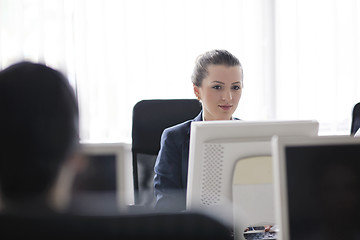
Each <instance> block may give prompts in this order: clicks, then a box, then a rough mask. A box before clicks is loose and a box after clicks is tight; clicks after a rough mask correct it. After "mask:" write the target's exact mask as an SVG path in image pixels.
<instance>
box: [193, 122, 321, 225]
mask: <svg viewBox="0 0 360 240" xmlns="http://www.w3.org/2000/svg"><path fill="white" fill-rule="evenodd" d="M318 126H319V125H318V122H317V121H311V120H309V121H256V122H254V121H204V122H193V123H192V125H191V132H190V149H189V166H188V168H189V171H188V185H187V186H188V187H187V210H192V211H201V212H206V213H208V214H211V215H214V216H216V217H218V218H221V220H222V221H226V222H227V224H233V196H237V195H235V194H234V193H233V189H235V188H234V186H233V177H234V176H233V175H234V169H235V165H236V164H237V162H239V161H240V160H241V159H245V158H246V159H248V158H249V157H255V156H270V155H271V144H270V143H271V137H272V136H273V135H283V136H292V135H303V136H307V135H310V136H315V135H317V134H318ZM270 161H271V160H270ZM250 162H251V161H250ZM269 166H270V167H269V169H267V171H269V172H272V169H271V166H272V164H270V165H269ZM262 187H263V189H264V191H267V192H269V193H270V194H266V197H263V198H260V199H258V201H257V202H259V201H260V204H264V206H270V209H273V207H272V203H273V201H272V198H273V196H272V192H273V191H272V182H268V183H266V184H264V185H263V186H262ZM236 189H239V187H236ZM269 189H270V191H268V190H269ZM241 190H243V188H241ZM254 204H256V203H255V202H254ZM269 215H270V216H269V217H268V219H269V220H272V219H274V218H275V217H273V215H274V214H273V213H272V212H271V211H270V212H269Z"/></svg>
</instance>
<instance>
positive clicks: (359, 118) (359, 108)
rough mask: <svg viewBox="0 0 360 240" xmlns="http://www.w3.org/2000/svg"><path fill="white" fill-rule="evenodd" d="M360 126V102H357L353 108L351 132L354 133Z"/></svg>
mask: <svg viewBox="0 0 360 240" xmlns="http://www.w3.org/2000/svg"><path fill="white" fill-rule="evenodd" d="M359 128H360V102H359V103H357V104H355V106H354V108H353V112H352V121H351V130H350V134H351V135H354V134H355V133H356V131H357V130H358V129H359Z"/></svg>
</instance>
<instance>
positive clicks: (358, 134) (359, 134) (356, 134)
mask: <svg viewBox="0 0 360 240" xmlns="http://www.w3.org/2000/svg"><path fill="white" fill-rule="evenodd" d="M354 137H360V128H359V129H358V130H357V131H356V133H355V135H354Z"/></svg>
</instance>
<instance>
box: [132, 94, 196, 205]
mask: <svg viewBox="0 0 360 240" xmlns="http://www.w3.org/2000/svg"><path fill="white" fill-rule="evenodd" d="M200 111H201V104H200V103H199V101H198V100H196V99H157V100H142V101H140V102H138V103H137V104H136V105H135V106H134V108H133V122H132V155H133V178H134V194H135V195H134V197H135V205H137V206H139V205H140V206H147V207H151V206H154V204H155V196H154V189H153V177H154V164H155V160H156V156H157V154H158V152H159V150H160V139H161V134H162V132H163V130H164V129H165V128H167V127H170V126H173V125H176V124H178V123H181V122H184V121H187V120H190V119H193V118H195V117H196V116H197V115H198V114H199V113H200Z"/></svg>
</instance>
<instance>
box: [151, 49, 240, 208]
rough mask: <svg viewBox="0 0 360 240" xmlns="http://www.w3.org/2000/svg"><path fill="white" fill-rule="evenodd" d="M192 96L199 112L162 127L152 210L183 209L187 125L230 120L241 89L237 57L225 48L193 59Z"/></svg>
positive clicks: (188, 132) (188, 136)
mask: <svg viewBox="0 0 360 240" xmlns="http://www.w3.org/2000/svg"><path fill="white" fill-rule="evenodd" d="M191 79H192V83H193V89H194V93H195V96H196V97H197V99H198V100H199V101H200V102H201V104H202V111H201V112H200V113H199V115H198V116H197V117H196V118H194V119H193V120H189V121H186V122H183V123H180V124H178V125H175V126H172V127H169V128H167V129H165V130H164V132H163V134H162V136H161V146H160V151H159V154H158V156H157V159H156V163H155V168H154V170H155V177H154V188H155V196H156V205H155V207H156V209H158V210H162V211H182V210H185V208H186V189H187V173H188V158H189V140H190V127H191V123H192V122H193V121H211V120H232V119H234V118H233V113H234V112H235V110H236V108H237V106H238V103H239V100H240V98H241V93H242V88H243V70H242V67H241V64H240V62H239V60H238V59H237V58H236V57H235V56H234V55H232V54H231V53H229V52H228V51H226V50H212V51H208V52H205V53H204V54H202V55H200V56H199V57H198V58H197V59H196V64H195V68H194V71H193V74H192V77H191Z"/></svg>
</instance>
